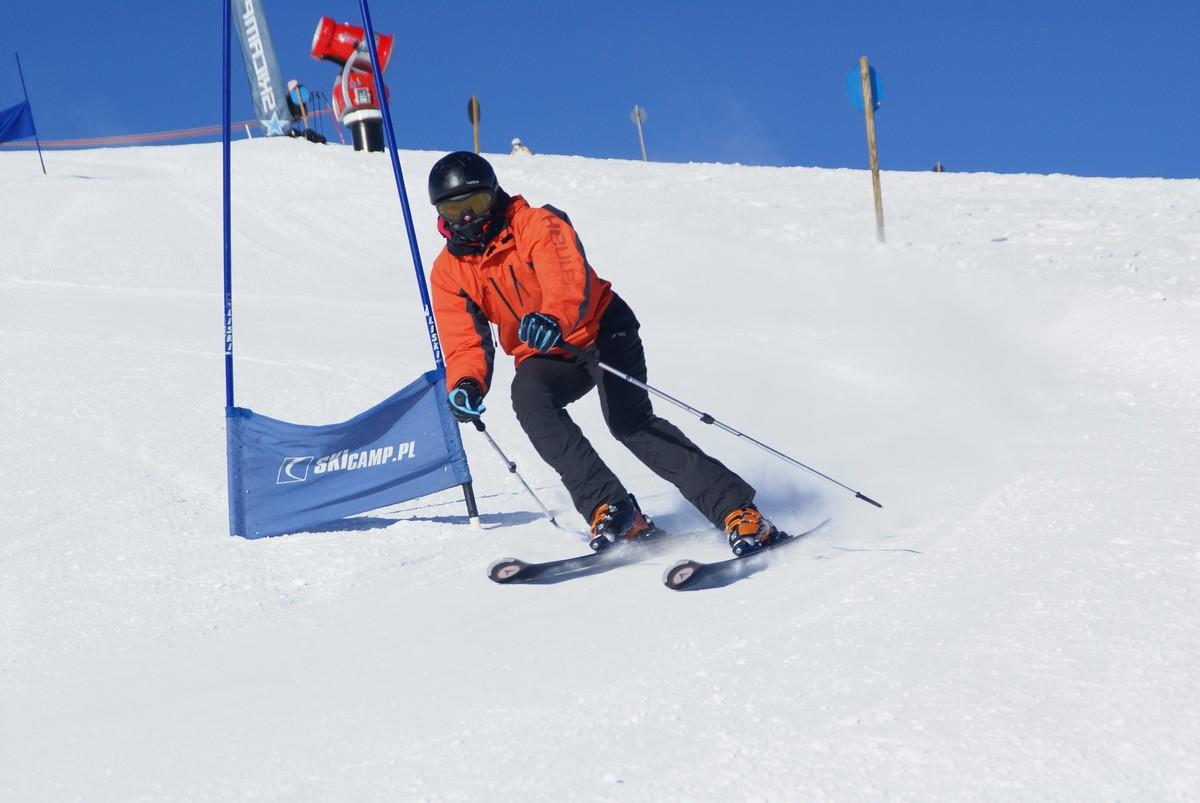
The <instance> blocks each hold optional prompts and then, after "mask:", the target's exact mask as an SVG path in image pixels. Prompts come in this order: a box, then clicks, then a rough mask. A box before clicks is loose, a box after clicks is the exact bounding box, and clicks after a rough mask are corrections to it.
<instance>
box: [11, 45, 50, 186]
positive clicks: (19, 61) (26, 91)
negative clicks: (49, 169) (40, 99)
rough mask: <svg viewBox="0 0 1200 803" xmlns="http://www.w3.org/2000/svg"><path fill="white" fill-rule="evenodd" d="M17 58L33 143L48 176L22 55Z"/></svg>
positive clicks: (43, 171) (16, 54)
mask: <svg viewBox="0 0 1200 803" xmlns="http://www.w3.org/2000/svg"><path fill="white" fill-rule="evenodd" d="M13 55H15V56H16V57H17V75H19V76H21V91H22V92H24V93H25V105H26V106H28V107H29V124H30V125H31V126H32V127H33V142H34V144H35V145H37V152H38V161H39V162H41V163H42V175H43V176H44V175H46V160H45V159H43V158H42V141H41V140H40V139H39V138H38V132H37V123H35V122H34V121H33V104H32V103H30V102H29V90H28V89H26V88H25V71H24V70H22V69H21V54H20V53H14V54H13Z"/></svg>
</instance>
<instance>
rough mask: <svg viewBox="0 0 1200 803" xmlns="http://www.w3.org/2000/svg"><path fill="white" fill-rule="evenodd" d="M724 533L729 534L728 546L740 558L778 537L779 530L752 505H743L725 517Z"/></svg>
mask: <svg viewBox="0 0 1200 803" xmlns="http://www.w3.org/2000/svg"><path fill="white" fill-rule="evenodd" d="M725 533H726V534H727V535H728V536H729V548H730V549H732V550H733V554H734V555H737V556H738V557H739V558H740V557H741V556H742V555H749V554H750V553H751V552H755V551H757V550H759V549H762V548H763V547H765V546H767V545H768V544H770V543H771V542H772V541H774V540H775V539H776V537H778V535H779V530H777V529H775V525H774V524H772V523H771V522H769V521H767V519H766V517H764V516H763V514H761V513H759V512H758V508H756V507H755V506H754V505H744V506H743V507H739V508H735V509H734V510H733V511H732V512H730V513H729V515H727V516H726V517H725Z"/></svg>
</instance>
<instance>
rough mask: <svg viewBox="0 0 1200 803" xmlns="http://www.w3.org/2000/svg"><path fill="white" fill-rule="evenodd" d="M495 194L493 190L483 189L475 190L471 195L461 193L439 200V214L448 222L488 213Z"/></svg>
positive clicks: (456, 221)
mask: <svg viewBox="0 0 1200 803" xmlns="http://www.w3.org/2000/svg"><path fill="white" fill-rule="evenodd" d="M494 198H495V196H494V195H493V194H492V191H491V190H482V191H480V192H473V193H471V194H470V195H459V196H457V197H455V198H447V199H446V200H444V201H438V202H437V211H438V214H439V215H441V216H442V217H443V218H445V219H446V222H447V223H458V222H460V221H462V220H463V219H465V218H466V217H467V215H470V216H471V218H472V219H474V218H478V217H479V216H481V215H483V214H484V213H486V212H487V211H488V210H489V209H491V208H492V200H493V199H494Z"/></svg>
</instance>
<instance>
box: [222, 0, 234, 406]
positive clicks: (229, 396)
mask: <svg viewBox="0 0 1200 803" xmlns="http://www.w3.org/2000/svg"><path fill="white" fill-rule="evenodd" d="M223 5H224V6H225V15H224V24H223V25H222V27H221V30H222V31H223V38H222V40H221V52H222V69H221V215H222V221H223V227H224V246H223V248H224V260H225V407H226V408H227V409H228V408H230V407H233V248H232V246H231V244H230V243H231V225H232V214H231V209H230V202H229V196H230V189H231V187H232V183H231V178H230V169H229V164H230V152H229V140H230V133H229V127H230V120H231V116H230V103H229V71H230V59H231V55H230V48H229V39H230V35H231V33H232V29H233V20H232V17H233V11H232V8H231V4H230V3H229V2H225V3H223Z"/></svg>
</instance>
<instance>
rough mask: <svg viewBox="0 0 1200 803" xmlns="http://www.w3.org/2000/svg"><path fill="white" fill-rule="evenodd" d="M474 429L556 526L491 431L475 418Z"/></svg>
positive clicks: (551, 515)
mask: <svg viewBox="0 0 1200 803" xmlns="http://www.w3.org/2000/svg"><path fill="white" fill-rule="evenodd" d="M475 429H477V430H479V431H480V432H482V433H483V437H485V438H487V441H488V443H490V444H491V445H492V448H493V449H495V450H496V454H498V455H500V459H501V460H503V461H504V464H505V465H506V466H508V473H509V474H512V475H513V476H514V477H516V478H517V481H518V482H519V483H521V485H523V486H525V490H526V491H528V493H529V495H530V496H532V497H533V501H535V502H537V504H538V507H540V508H541V509H542V512H543V513H545V514H546V518H548V519H550V523H551V524H553V525H554V526H555V527H558V526H559V525H558V522H557V521H555V520H554V514H553V513H551V512H550V509H549V508H547V507H546V506H545V505H544V504H542V500H541V499H539V498H538V495H537V494H535V493H534V492H533V489H532V488H530V487H529V483H527V482H525V478H524V477H522V476H521V473H520V472H519V471H517V464H516V463H514V462H513V461H511V460H509V459H508V455H506V454H505V453H504V450H503V449H501V448H500V444H498V443H496V441H495V439H493V438H492V435H491V433H490V432H488V431H487V427H485V426H484V425H483V422H482V421H480V420H479V419H475Z"/></svg>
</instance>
